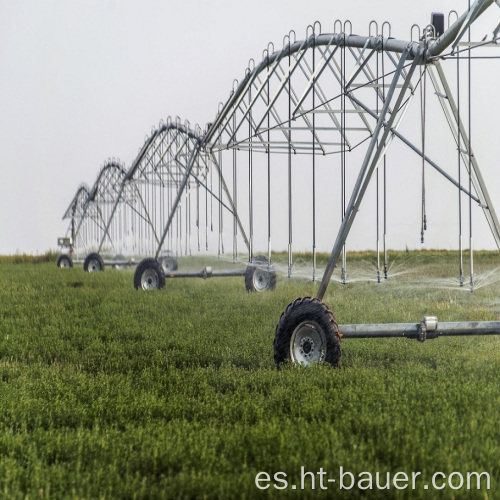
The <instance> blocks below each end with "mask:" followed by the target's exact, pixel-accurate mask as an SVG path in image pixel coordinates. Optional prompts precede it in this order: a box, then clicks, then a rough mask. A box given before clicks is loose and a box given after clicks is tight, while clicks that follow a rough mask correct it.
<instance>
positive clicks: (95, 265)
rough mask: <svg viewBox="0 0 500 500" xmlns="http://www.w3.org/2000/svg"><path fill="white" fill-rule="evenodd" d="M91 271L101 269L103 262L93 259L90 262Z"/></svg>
mask: <svg viewBox="0 0 500 500" xmlns="http://www.w3.org/2000/svg"><path fill="white" fill-rule="evenodd" d="M88 269H89V273H93V272H94V271H100V270H101V263H100V262H99V261H98V260H97V259H92V260H91V261H90V262H89V268H88Z"/></svg>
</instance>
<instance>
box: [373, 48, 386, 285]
mask: <svg viewBox="0 0 500 500" xmlns="http://www.w3.org/2000/svg"><path fill="white" fill-rule="evenodd" d="M379 59H380V57H379V53H378V52H377V59H376V79H375V81H376V85H377V87H375V88H376V89H377V90H378V89H379V85H380V72H379ZM379 98H380V92H379V91H376V92H375V100H376V103H375V110H376V113H377V116H378V114H379ZM378 147H379V141H378V140H377V148H378ZM384 156H385V155H384ZM379 182H380V181H379V169H378V168H377V173H376V183H375V190H376V211H375V217H376V228H377V283H380V200H379V198H380V196H379V191H380V186H379Z"/></svg>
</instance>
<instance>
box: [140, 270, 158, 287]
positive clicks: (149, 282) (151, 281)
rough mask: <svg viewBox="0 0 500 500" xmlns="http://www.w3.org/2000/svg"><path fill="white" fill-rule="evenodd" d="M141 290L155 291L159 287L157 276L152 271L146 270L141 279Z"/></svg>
mask: <svg viewBox="0 0 500 500" xmlns="http://www.w3.org/2000/svg"><path fill="white" fill-rule="evenodd" d="M141 285H142V288H143V290H156V289H157V288H158V286H159V280H158V275H157V274H156V272H155V271H154V270H153V269H146V270H145V271H144V273H143V274H142V277H141Z"/></svg>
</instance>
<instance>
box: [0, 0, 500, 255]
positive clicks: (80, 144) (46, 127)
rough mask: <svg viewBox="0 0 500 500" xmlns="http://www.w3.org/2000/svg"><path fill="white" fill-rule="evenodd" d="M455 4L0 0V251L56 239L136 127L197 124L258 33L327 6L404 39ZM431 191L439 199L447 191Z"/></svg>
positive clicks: (240, 67) (333, 14)
mask: <svg viewBox="0 0 500 500" xmlns="http://www.w3.org/2000/svg"><path fill="white" fill-rule="evenodd" d="M467 4H468V2H467V1H464V0H460V1H457V0H434V1H429V0H420V1H418V2H400V1H396V0H379V1H377V2H374V1H373V0H351V1H349V2H338V1H332V0H308V1H307V2H306V1H303V0H302V1H298V0H252V1H251V2H249V1H248V0H245V1H243V0H212V1H207V0H191V1H190V2H185V1H180V0H175V1H172V0H72V1H68V0H45V1H43V2H41V1H38V0H16V1H12V0H0V137H1V144H0V176H1V178H0V254H9V253H10V254H11V253H16V252H27V253H37V252H40V253H41V252H45V251H47V250H49V249H55V248H56V240H57V237H58V236H62V235H64V233H65V230H66V228H67V221H62V220H61V219H62V215H63V213H64V211H65V210H66V208H67V207H68V205H69V203H70V201H71V199H72V198H73V196H74V194H75V192H76V190H77V188H78V186H79V185H80V184H81V183H82V182H85V183H87V184H88V185H90V186H91V185H92V184H93V182H94V180H95V178H96V176H97V174H98V172H99V170H100V168H101V166H102V165H103V163H104V161H105V160H106V159H107V158H108V157H116V158H119V159H121V160H122V161H124V162H125V164H126V166H127V167H128V166H130V164H131V162H132V160H133V159H134V157H135V156H136V154H137V150H138V148H139V147H140V146H141V145H142V143H143V141H144V136H145V135H146V134H149V133H150V131H151V127H152V126H156V125H157V124H158V122H159V121H160V119H162V118H163V119H165V118H166V117H167V116H169V115H171V116H176V115H178V116H180V117H181V118H182V120H185V119H188V120H189V121H190V122H191V123H192V124H194V123H198V124H200V125H201V126H202V127H204V126H205V125H206V123H207V122H210V121H212V120H213V119H214V117H215V114H216V111H217V107H218V103H219V102H221V101H225V100H226V98H227V97H228V95H229V92H230V90H231V88H232V82H233V79H235V78H237V79H240V78H241V77H242V76H243V74H244V72H245V68H246V67H247V63H248V60H249V59H250V58H252V57H253V58H254V59H255V60H256V61H259V60H260V59H261V57H262V51H263V49H264V48H266V46H267V44H268V42H270V41H272V42H274V43H275V45H276V47H280V46H281V45H282V40H283V36H284V35H285V34H287V33H288V32H289V31H290V30H291V29H293V30H295V31H296V33H297V39H302V38H304V37H305V34H306V28H307V26H308V25H309V24H312V23H314V21H316V20H319V21H320V22H321V24H322V28H323V31H324V32H332V31H333V26H334V22H335V20H336V19H341V20H346V19H349V20H351V21H352V23H353V32H355V33H357V34H361V35H364V34H368V24H369V22H370V21H371V20H377V21H378V22H379V23H382V22H383V21H386V20H387V21H389V22H390V23H391V25H392V36H394V37H396V38H401V39H410V28H411V26H412V25H413V24H415V23H416V24H418V25H420V26H424V25H426V24H427V23H429V21H430V13H431V12H433V11H441V12H445V13H448V12H449V11H450V10H451V9H453V8H455V9H457V10H458V11H459V12H460V13H461V12H462V11H464V10H465V9H466V8H467ZM485 16H487V17H488V19H489V22H488V23H486V24H485V25H487V26H489V27H491V26H493V27H494V25H495V24H496V21H498V17H499V16H500V9H498V8H497V7H495V6H493V7H491V8H490V12H489V13H488V14H486V15H485ZM484 34H486V32H485V33H484ZM489 34H491V33H489ZM481 38H482V37H481ZM491 50H495V51H496V52H498V51H497V49H491ZM498 50H500V49H498ZM489 64H490V66H488V71H487V76H488V78H489V80H490V86H489V87H488V85H486V84H485V85H486V86H484V85H483V83H484V82H483V83H481V84H480V85H478V87H480V88H478V92H477V94H478V96H479V97H478V98H477V101H476V102H478V101H480V100H482V102H483V104H484V103H486V104H485V107H484V108H482V109H486V110H488V111H489V113H484V111H483V112H481V111H478V113H483V114H484V119H485V120H486V121H485V124H484V125H481V127H482V128H481V132H480V134H478V135H480V136H481V137H482V138H483V142H482V143H481V144H480V145H481V146H482V147H483V149H486V153H484V154H485V157H486V158H485V166H484V167H483V166H482V168H484V170H485V178H486V180H487V182H488V187H489V189H490V194H492V196H493V195H494V196H493V198H494V201H496V206H497V209H498V208H499V207H500V196H498V195H497V193H499V192H500V175H499V170H500V146H499V143H500V141H498V116H500V94H499V93H498V81H499V80H498V77H499V76H500V61H493V62H491V63H489ZM491 82H494V83H491ZM485 94H487V95H485ZM485 98H486V99H487V100H486V101H485V100H484V99H485ZM480 109H481V108H480ZM486 115H487V116H486ZM488 119H489V122H488ZM495 119H496V122H495ZM494 126H495V127H496V128H493V127H494ZM439 203H441V205H442V206H443V207H444V206H446V200H445V199H443V200H440V201H439ZM477 213H478V218H479V217H480V212H479V211H478V212H477ZM417 225H418V223H417ZM478 227H479V228H480V226H478ZM398 230H401V231H402V232H404V231H405V227H404V225H401V227H398ZM411 230H412V238H413V240H408V239H407V238H406V237H402V238H400V239H398V240H394V241H395V246H403V244H404V242H407V241H412V242H413V243H415V245H411V246H415V247H418V244H417V241H416V239H417V237H418V232H419V228H418V227H415V228H412V229H411ZM480 231H484V233H485V234H481V235H476V239H479V240H480V243H479V246H481V247H485V248H488V247H489V248H493V246H494V242H493V240H492V238H491V237H490V236H488V235H487V229H486V228H485V227H483V229H480ZM483 236H484V238H483ZM405 238H406V239H405ZM332 244H333V242H332ZM429 245H430V246H431V247H436V246H438V247H441V248H448V247H450V246H453V239H452V240H450V241H446V240H445V241H440V240H439V231H437V233H436V236H435V239H432V237H431V240H430V242H429ZM362 246H365V247H367V245H362ZM327 250H330V249H327Z"/></svg>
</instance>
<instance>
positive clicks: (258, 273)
mask: <svg viewBox="0 0 500 500" xmlns="http://www.w3.org/2000/svg"><path fill="white" fill-rule="evenodd" d="M253 283H254V287H255V289H256V290H257V291H262V290H266V289H267V287H268V285H269V273H268V272H267V271H265V270H264V269H256V270H255V272H254V275H253Z"/></svg>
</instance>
